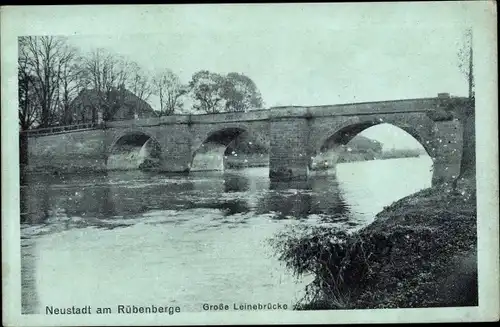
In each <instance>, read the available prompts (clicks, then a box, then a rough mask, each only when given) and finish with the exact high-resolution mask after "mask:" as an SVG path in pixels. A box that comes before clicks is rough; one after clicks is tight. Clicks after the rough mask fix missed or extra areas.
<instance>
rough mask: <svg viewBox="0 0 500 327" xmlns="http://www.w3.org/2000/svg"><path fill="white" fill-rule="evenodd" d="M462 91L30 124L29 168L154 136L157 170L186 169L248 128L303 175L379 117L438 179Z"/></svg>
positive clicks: (285, 173)
mask: <svg viewBox="0 0 500 327" xmlns="http://www.w3.org/2000/svg"><path fill="white" fill-rule="evenodd" d="M466 101H467V100H466V99H465V98H456V97H449V96H443V95H440V96H438V97H436V98H421V99H408V100H395V101H380V102H366V103H353V104H342V105H328V106H311V107H307V106H288V107H273V108H270V109H265V110H255V111H249V112H233V113H220V114H202V115H172V116H163V117H158V118H149V119H136V120H127V121H108V122H105V123H103V124H100V125H97V126H86V129H84V130H80V129H73V130H69V128H67V130H64V129H65V128H63V127H61V128H59V130H55V129H52V130H51V131H49V132H42V133H41V132H36V131H30V132H28V133H24V134H23V135H25V136H27V140H28V142H27V144H28V145H27V150H26V151H27V158H28V165H27V168H28V169H29V170H35V171H38V170H42V171H47V170H48V171H50V170H57V171H82V170H107V169H109V167H108V158H109V157H110V155H111V154H113V153H116V152H117V151H118V150H120V149H121V150H123V149H126V148H127V147H130V146H144V145H145V144H150V143H154V145H155V148H156V150H157V151H156V153H157V158H158V161H159V169H160V170H161V171H165V172H189V171H190V170H191V167H192V163H193V159H194V158H195V156H196V155H197V153H199V152H200V150H201V149H203V148H204V147H205V146H207V147H210V149H211V151H215V152H216V153H218V155H219V156H220V157H221V158H222V156H223V153H224V150H225V149H226V147H227V146H228V145H229V143H231V142H232V141H233V140H234V139H235V138H236V137H237V136H238V135H240V134H241V133H243V132H246V133H249V134H251V135H252V136H253V137H255V138H256V139H259V140H261V141H262V142H266V143H268V144H269V148H270V150H269V176H270V178H271V179H272V180H282V179H304V178H307V176H308V174H309V168H310V166H311V158H312V157H314V156H315V155H317V154H319V153H320V152H321V151H324V150H325V146H326V145H328V146H329V147H330V146H331V145H332V144H333V145H334V146H337V145H341V144H346V143H347V142H349V141H350V140H351V139H352V138H353V137H354V136H355V135H357V134H358V133H360V132H362V131H363V130H365V129H367V128H369V127H371V126H374V125H377V124H381V123H388V124H392V125H394V126H397V127H399V128H401V129H403V130H404V131H406V132H407V133H409V134H410V135H412V136H413V137H414V138H415V139H416V140H417V141H419V142H420V143H421V144H422V145H423V147H424V148H425V150H426V151H427V153H428V154H429V156H430V157H431V158H432V159H433V162H434V172H433V182H441V181H444V180H450V179H451V178H453V177H454V176H457V175H458V172H459V167H460V160H461V154H462V124H461V122H460V120H459V119H457V118H456V117H460V115H461V112H462V111H463V110H464V109H465V106H466Z"/></svg>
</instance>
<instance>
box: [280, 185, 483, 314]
mask: <svg viewBox="0 0 500 327" xmlns="http://www.w3.org/2000/svg"><path fill="white" fill-rule="evenodd" d="M273 244H274V246H275V248H276V250H277V251H278V252H277V253H278V254H279V256H280V259H281V260H283V261H284V262H285V263H286V264H287V266H288V267H289V268H291V269H292V270H293V271H294V272H295V273H296V274H298V275H302V274H312V275H313V277H314V280H313V282H312V283H311V284H310V285H309V286H308V287H307V290H306V296H305V297H304V298H303V299H302V300H301V301H300V303H298V304H297V306H296V309H302V310H304V309H305V310H307V309H355V308H356V309H357V308H398V307H399V308H403V307H436V306H474V305H477V277H476V276H477V256H476V244H477V242H476V198H475V191H474V189H473V188H467V187H466V188H463V189H461V190H460V191H454V190H452V189H451V188H450V187H449V186H438V187H433V188H430V189H426V190H423V191H421V192H419V193H416V194H413V195H411V196H408V197H406V198H403V199H401V200H399V201H397V202H395V203H393V204H392V205H391V206H389V207H386V208H385V209H384V210H383V211H382V212H380V213H379V214H378V215H377V216H376V219H375V221H374V222H373V223H372V224H370V225H368V226H366V227H364V228H362V229H360V230H358V231H355V232H352V233H346V232H343V231H336V230H333V229H332V228H325V227H316V228H307V229H306V228H303V229H302V230H288V231H287V232H284V233H282V234H280V235H278V236H277V237H276V239H274V240H273Z"/></svg>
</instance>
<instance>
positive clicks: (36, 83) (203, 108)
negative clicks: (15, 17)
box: [18, 36, 263, 130]
mask: <svg viewBox="0 0 500 327" xmlns="http://www.w3.org/2000/svg"><path fill="white" fill-rule="evenodd" d="M18 46H19V47H18V51H19V53H18V99H19V124H20V127H21V129H22V130H26V129H30V128H33V127H42V128H43V127H50V126H54V125H70V124H72V123H75V121H76V120H77V117H75V115H76V114H75V109H74V108H72V102H73V100H74V99H75V98H76V97H77V96H78V95H79V94H80V93H81V92H82V91H84V90H92V93H93V94H94V95H95V97H96V98H97V99H95V100H96V102H97V103H96V105H94V106H92V107H91V108H89V110H91V114H90V116H91V121H92V122H96V121H97V119H98V113H99V112H100V113H101V114H102V116H103V117H102V118H103V119H104V120H112V119H113V117H114V116H115V114H116V113H117V111H118V110H120V109H121V108H123V105H124V102H125V100H126V96H127V93H128V94H129V93H130V92H131V93H133V94H134V95H135V96H136V97H137V98H139V99H140V100H142V101H144V102H146V103H147V102H149V101H150V100H151V96H153V95H155V96H157V97H158V99H159V106H160V107H159V108H156V109H157V110H156V112H157V113H158V115H160V116H161V115H171V114H174V113H177V112H180V111H183V112H184V113H186V112H188V113H218V112H231V111H246V110H253V109H259V108H262V106H263V101H262V97H261V94H260V92H259V90H258V88H257V86H256V85H255V83H254V82H253V81H252V80H251V79H250V78H249V77H247V76H245V75H243V74H239V73H229V74H227V75H221V74H217V73H213V72H209V71H206V70H202V71H198V72H196V73H195V74H193V76H192V78H191V80H190V81H189V82H187V83H182V82H181V80H180V79H179V77H178V76H177V75H176V74H175V73H173V72H172V71H171V70H169V69H165V70H164V71H159V72H154V73H153V72H150V71H147V70H145V69H143V68H142V67H140V66H139V65H138V64H137V63H135V62H133V61H130V60H128V59H126V58H124V57H123V56H120V55H117V54H113V53H110V52H108V51H106V50H104V49H94V50H92V51H90V52H88V53H81V51H80V50H79V49H78V48H77V47H75V46H72V45H71V44H70V43H69V42H68V38H66V37H60V36H23V37H19V39H18ZM188 98H189V102H190V103H191V104H192V105H191V106H190V107H189V108H184V102H185V101H186V100H187V99H188Z"/></svg>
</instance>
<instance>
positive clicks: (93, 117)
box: [70, 89, 158, 124]
mask: <svg viewBox="0 0 500 327" xmlns="http://www.w3.org/2000/svg"><path fill="white" fill-rule="evenodd" d="M104 101H105V103H107V105H103V102H104ZM106 108H113V109H112V110H109V112H105V110H106ZM113 111H115V112H113ZM70 113H71V120H72V123H73V124H80V123H89V122H97V121H98V120H99V116H101V117H103V118H104V119H105V120H128V119H134V118H135V119H137V118H151V117H157V116H158V114H157V113H156V111H155V110H153V108H152V107H151V106H150V105H149V104H148V103H147V102H146V101H144V100H142V99H141V98H139V97H138V96H136V95H135V94H134V93H132V92H130V91H129V90H127V89H123V90H117V89H116V90H112V91H111V92H109V94H107V96H106V97H100V96H99V93H98V92H97V91H96V90H89V89H85V90H82V91H81V92H80V93H79V94H78V95H77V96H76V97H75V99H73V101H72V102H71V104H70Z"/></svg>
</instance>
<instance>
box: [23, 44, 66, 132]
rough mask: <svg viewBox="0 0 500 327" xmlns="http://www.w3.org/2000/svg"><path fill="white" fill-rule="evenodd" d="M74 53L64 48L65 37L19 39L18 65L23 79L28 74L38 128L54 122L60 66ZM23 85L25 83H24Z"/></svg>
mask: <svg viewBox="0 0 500 327" xmlns="http://www.w3.org/2000/svg"><path fill="white" fill-rule="evenodd" d="M73 51H74V50H73V49H71V48H69V47H67V44H66V38H63V37H58V36H23V37H20V38H19V62H20V63H22V65H23V69H24V71H23V73H22V74H23V76H24V77H27V75H26V74H25V73H24V72H27V73H28V74H29V75H30V76H31V77H30V79H31V81H32V83H28V84H24V86H26V85H31V87H32V89H33V91H34V93H35V95H36V99H37V101H36V102H37V103H38V106H39V109H40V114H39V120H40V126H41V127H47V126H50V125H51V124H52V123H54V122H56V121H57V120H58V118H59V117H57V110H58V107H59V101H60V98H59V95H60V92H59V91H60V82H61V72H62V67H63V66H65V65H66V64H68V61H70V60H71V59H72V56H73V54H72V52H73ZM23 83H26V81H23Z"/></svg>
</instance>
